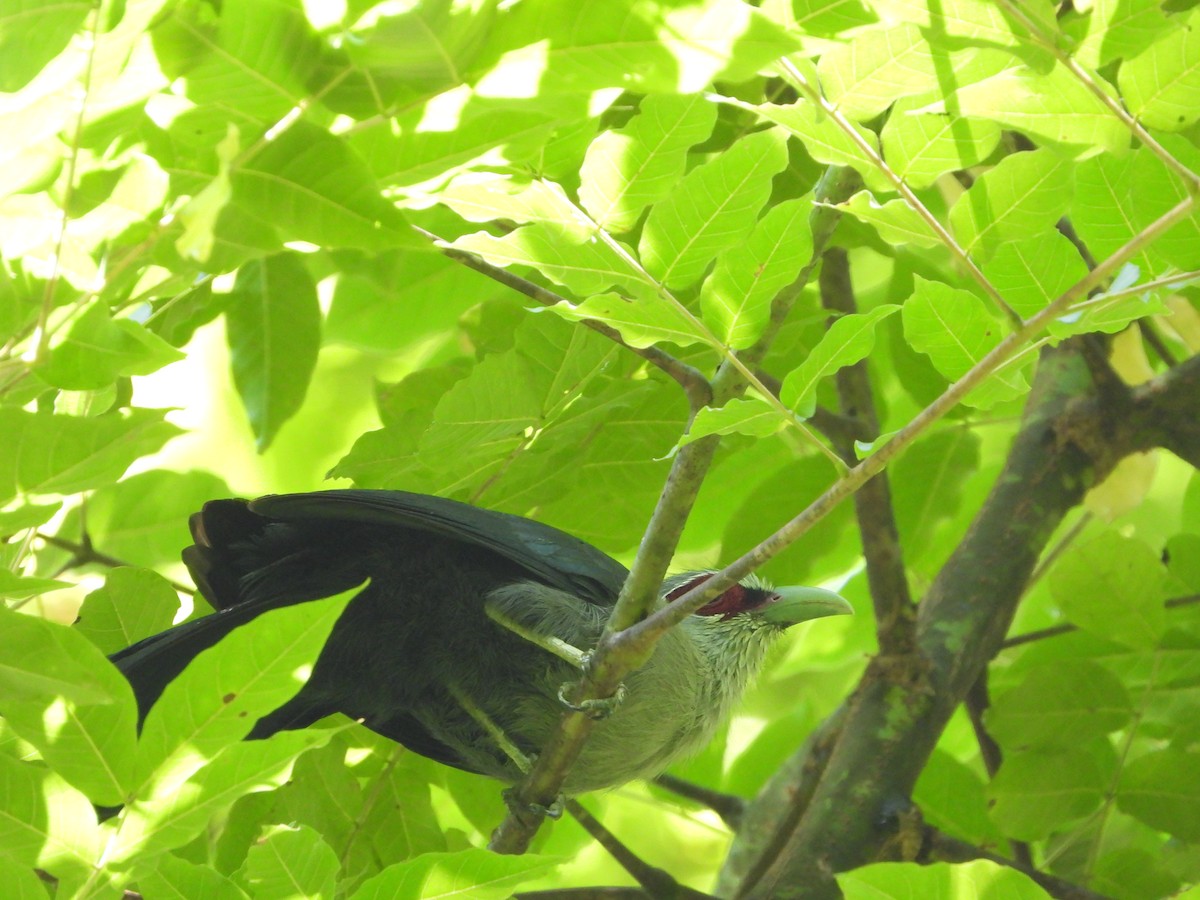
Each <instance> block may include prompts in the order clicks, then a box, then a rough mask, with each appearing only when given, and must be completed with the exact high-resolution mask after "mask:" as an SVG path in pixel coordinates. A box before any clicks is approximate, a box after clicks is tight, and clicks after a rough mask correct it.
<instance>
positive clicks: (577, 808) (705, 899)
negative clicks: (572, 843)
mask: <svg viewBox="0 0 1200 900" xmlns="http://www.w3.org/2000/svg"><path fill="white" fill-rule="evenodd" d="M566 805H567V812H569V813H570V814H571V816H572V817H573V818H574V819H575V820H576V821H577V822H579V824H580V825H582V826H583V827H584V830H585V831H587V833H588V834H590V835H591V836H592V838H593V839H594V840H595V841H596V843H598V844H599V845H600V846H601V847H603V848H604V849H605V850H607V851H608V853H609V855H610V856H612V858H613V859H615V860H616V861H617V862H618V863H620V864H621V868H622V869H624V870H625V871H626V872H628V873H629V874H630V875H632V876H633V878H634V879H635V880H636V881H637V883H638V884H640V885H641V886H642V888H644V889H645V891H646V892H647V893H648V894H649V895H650V896H651V897H656V898H658V897H662V898H672V900H673V898H680V900H687V898H694V900H712V898H711V895H709V894H705V893H703V892H701V891H696V890H693V889H692V888H689V887H687V886H686V885H682V884H680V883H679V882H678V881H676V880H675V879H674V878H673V877H672V876H671V874H670V873H669V872H667V871H665V870H664V869H660V868H658V867H657V866H652V865H649V864H648V863H647V862H646V861H645V860H643V859H641V858H640V857H639V856H638V855H637V854H636V853H634V852H633V851H632V850H630V849H629V848H628V847H626V846H625V845H624V844H622V843H621V842H620V841H619V840H617V838H616V836H615V835H613V833H612V832H611V831H609V830H608V829H607V828H605V827H604V826H603V825H602V824H600V821H599V820H598V819H597V818H596V817H595V816H593V815H592V814H591V813H590V812H588V811H587V809H585V808H584V806H583V805H582V804H581V803H580V802H579V801H578V800H568V801H567V804H566Z"/></svg>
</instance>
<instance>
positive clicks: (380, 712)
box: [111, 489, 853, 796]
mask: <svg viewBox="0 0 1200 900" xmlns="http://www.w3.org/2000/svg"><path fill="white" fill-rule="evenodd" d="M190 527H191V533H192V538H193V541H194V543H193V544H192V546H190V547H188V548H186V549H185V550H184V551H183V560H184V563H185V564H186V565H187V568H188V570H189V571H190V572H191V575H192V578H193V580H194V581H195V583H196V586H197V588H198V589H199V591H200V593H201V594H203V596H204V597H205V598H206V599H207V600H208V601H209V602H210V603H211V604H212V606H213V607H214V609H215V610H216V612H214V613H212V614H209V615H207V616H203V617H200V618H196V619H192V620H190V621H187V622H184V623H183V624H180V625H176V626H174V627H173V628H171V629H168V630H167V631H164V632H162V633H160V634H156V635H153V636H151V637H148V638H146V639H144V640H142V641H140V642H138V643H136V644H134V645H132V646H130V647H128V648H126V649H124V650H121V651H119V652H118V653H116V654H114V655H113V656H112V657H111V659H112V661H113V663H114V664H115V665H116V666H117V668H118V669H119V670H120V671H121V672H122V673H123V674H124V675H125V677H126V679H127V680H128V681H129V682H130V684H131V686H132V688H133V693H134V696H135V698H136V700H137V704H138V712H139V723H140V722H141V721H144V719H145V716H146V714H147V712H148V711H149V710H150V708H151V707H152V706H153V705H154V703H155V702H156V700H158V698H159V696H160V695H161V694H162V692H163V690H164V688H165V687H166V685H167V684H168V683H169V682H170V681H171V680H173V679H174V678H176V677H178V675H179V674H180V673H181V672H182V671H183V669H184V668H185V667H186V666H187V664H188V663H189V662H190V661H191V660H192V659H193V658H195V657H196V656H197V655H198V654H200V653H202V652H203V651H205V650H207V649H208V648H210V647H212V646H214V645H215V644H216V643H217V642H219V641H220V640H221V639H222V638H223V637H225V636H226V635H228V634H229V633H230V632H232V631H233V629H235V628H237V627H239V626H240V625H243V624H245V623H246V622H249V621H250V620H252V619H254V618H255V617H256V616H258V615H260V614H262V613H263V612H266V611H268V610H272V609H277V608H281V607H284V606H290V605H293V604H297V603H305V602H308V601H312V600H317V599H320V598H323V597H328V596H331V595H333V594H336V593H339V592H342V591H346V590H348V589H351V588H353V587H355V586H357V585H360V584H362V583H364V582H368V579H369V582H368V583H367V586H366V587H365V588H364V589H363V590H362V591H361V592H360V593H358V594H357V595H356V596H355V597H354V598H353V599H352V600H351V601H350V602H349V604H348V605H347V606H346V608H345V609H344V610H343V612H342V613H341V615H340V617H339V618H338V620H337V622H336V623H335V625H334V627H333V629H332V631H331V633H330V635H329V637H328V638H327V640H326V642H325V644H324V646H323V648H322V649H321V651H320V653H319V654H318V657H317V660H316V662H315V664H314V665H313V667H312V671H311V675H310V676H309V678H308V680H307V682H306V683H305V684H304V686H303V687H302V688H300V690H299V691H298V692H297V693H296V694H295V696H294V697H293V698H292V699H291V700H289V701H287V702H286V703H284V704H283V705H282V706H280V707H279V708H278V709H275V710H274V711H272V712H270V713H268V714H267V715H265V716H263V717H262V718H260V719H259V720H258V721H257V722H256V723H255V725H254V726H253V728H252V730H251V731H250V732H249V734H248V735H247V737H248V738H249V739H259V738H267V737H269V736H270V735H272V734H275V733H276V732H279V731H283V730H288V729H299V728H305V727H307V726H309V725H311V724H313V723H315V722H317V721H318V720H320V719H323V718H325V717H327V716H330V715H333V714H335V713H342V714H344V715H346V716H349V717H350V718H352V719H356V720H360V721H361V722H362V723H363V724H364V725H365V726H366V727H367V728H369V729H371V730H372V731H374V732H376V733H378V734H380V735H383V736H384V737H386V738H390V739H392V740H394V741H396V742H398V743H400V744H402V745H403V746H405V747H407V748H408V749H409V750H411V751H414V752H416V753H418V754H421V755H423V756H426V757H429V758H431V759H434V760H437V761H438V762H440V763H443V764H445V765H448V766H453V767H455V768H458V769H463V770H466V771H469V772H475V773H479V774H482V775H487V776H491V777H493V778H496V779H499V780H500V781H503V782H507V783H510V784H511V783H514V782H516V781H517V780H518V779H519V778H520V776H521V774H522V772H523V771H524V769H525V768H527V765H528V762H527V761H528V759H529V758H531V757H532V756H533V755H534V754H536V753H537V752H538V749H539V748H540V747H541V746H542V745H543V744H544V742H545V741H546V739H547V738H548V737H549V735H550V734H551V732H552V730H553V729H554V728H555V727H556V724H557V723H558V721H559V720H560V719H561V717H562V715H563V712H564V709H565V708H566V707H565V705H564V704H566V703H567V702H568V701H567V700H566V699H565V697H564V693H563V688H564V684H569V683H571V682H572V681H578V679H579V677H580V667H581V666H582V665H584V664H585V663H586V658H587V657H586V653H587V651H588V650H590V649H591V648H592V647H594V646H595V645H596V643H597V642H598V641H599V639H600V637H601V634H602V632H603V631H604V627H605V623H606V621H607V619H608V617H609V614H610V613H611V611H612V609H613V606H614V604H615V603H616V600H617V596H618V594H619V592H620V590H621V586H622V584H623V583H624V581H625V578H626V576H627V575H628V570H627V569H626V568H625V566H623V565H622V564H621V563H619V562H617V561H616V560H615V559H613V558H612V557H610V556H608V555H607V554H605V553H603V552H602V551H600V550H599V549H597V548H596V547H594V546H592V545H591V544H588V543H586V542H585V541H583V540H580V539H579V538H576V537H574V536H572V535H570V534H567V533H566V532H563V531H560V530H558V529H556V528H553V527H551V526H549V525H545V524H543V523H540V522H538V521H535V520H533V519H528V518H524V517H522V516H517V515H512V514H509V513H503V512H498V511H494V510H488V509H483V508H479V507H475V506H472V505H469V504H466V503H461V502H458V501H454V500H450V499H446V498H442V497H434V496H427V495H423V494H415V493H408V492H404V491H385V490H365V489H339V490H326V491H315V492H308V493H296V494H275V495H267V496H264V497H259V498H258V499H254V500H245V499H220V500H212V501H209V502H207V503H205V504H204V506H203V508H202V509H201V510H200V512H198V513H195V514H194V515H193V516H192V517H191V519H190ZM711 575H712V572H711V571H700V572H688V573H684V574H680V575H675V576H672V577H670V578H668V579H667V580H666V581H665V582H664V584H663V587H662V590H661V593H660V596H659V598H658V604H659V605H660V606H662V605H665V604H668V603H671V602H673V601H674V600H676V599H678V598H679V597H681V596H682V595H683V594H685V593H687V592H688V591H689V590H691V589H692V588H694V587H695V586H697V585H698V584H700V583H702V582H703V581H705V580H706V579H708V578H709V577H711ZM851 612H853V609H852V607H851V606H850V604H849V603H848V602H847V601H846V600H845V599H844V598H842V597H841V596H840V595H838V594H836V593H833V592H831V591H827V590H823V589H821V588H811V587H781V588H772V587H770V586H769V585H768V584H767V583H766V582H764V581H762V580H759V579H757V578H755V577H751V578H750V579H747V580H745V581H742V582H740V583H737V584H734V585H733V586H732V587H730V588H729V589H728V590H726V591H725V592H724V593H723V594H721V595H720V596H718V597H717V598H716V599H714V600H712V601H710V602H709V603H707V604H706V605H705V606H702V607H701V608H700V609H699V610H698V611H697V612H696V613H695V614H694V615H691V616H689V617H688V618H687V619H685V620H684V621H683V622H682V623H681V624H680V625H679V626H677V627H675V628H673V629H671V630H670V631H669V632H668V633H667V634H666V635H665V636H664V637H663V638H662V639H661V640H660V641H659V642H658V644H657V645H656V646H655V649H654V651H653V654H652V655H651V656H650V658H649V660H648V662H646V663H645V665H643V666H642V667H641V668H639V669H636V670H635V671H633V672H631V673H629V674H628V675H627V676H626V679H625V683H624V686H623V687H624V691H623V692H621V694H622V697H621V698H620V701H619V702H617V701H616V700H614V701H613V702H612V704H611V708H603V709H602V710H601V711H600V712H598V713H597V716H598V717H599V716H603V718H602V720H601V721H599V722H598V723H597V725H596V727H595V729H594V731H593V734H592V736H591V738H590V740H589V742H588V743H587V744H586V745H585V747H584V749H583V751H582V754H581V756H580V758H579V760H578V761H577V763H576V764H575V766H574V767H573V768H572V770H571V772H570V773H569V774H568V776H567V779H566V782H565V783H564V785H563V792H564V794H565V795H567V796H574V795H576V794H581V793H586V792H588V791H594V790H602V789H607V788H612V787H616V786H618V785H621V784H624V783H626V782H629V781H633V780H635V779H639V778H651V777H654V776H655V775H657V774H660V773H661V772H662V771H664V770H665V769H666V768H667V767H668V766H669V765H670V764H671V763H673V762H674V761H676V760H678V759H680V758H681V757H685V756H687V755H689V754H692V753H694V752H696V751H698V750H700V749H702V748H703V746H704V745H705V744H706V743H707V742H708V741H709V740H710V739H711V737H712V735H713V734H714V732H715V731H716V729H717V728H718V727H719V725H720V724H721V723H722V721H723V720H724V719H725V718H726V717H727V716H728V715H729V713H730V711H731V710H732V708H733V707H734V705H735V704H736V702H737V700H738V699H739V697H740V696H741V694H742V691H743V690H744V688H745V687H746V686H747V684H748V683H749V682H750V681H751V680H752V679H753V677H754V676H755V674H756V673H757V671H758V670H759V668H760V666H761V664H762V661H763V658H764V655H765V653H766V651H767V649H768V648H769V647H770V645H771V644H772V643H773V641H774V639H775V638H776V637H778V636H779V635H780V634H782V632H783V631H784V630H785V629H786V628H788V627H789V626H791V625H794V624H796V623H798V622H802V621H806V620H808V619H813V618H818V617H823V616H830V615H840V614H847V613H851Z"/></svg>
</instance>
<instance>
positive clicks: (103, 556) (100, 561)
mask: <svg viewBox="0 0 1200 900" xmlns="http://www.w3.org/2000/svg"><path fill="white" fill-rule="evenodd" d="M34 537H36V538H37V539H38V540H40V541H42V542H44V543H46V544H49V545H50V546H51V547H57V548H58V549H60V550H66V551H67V552H68V553H70V554H71V559H69V560H67V562H66V564H65V565H64V566H63V568H62V570H61V571H66V570H67V569H77V568H79V567H80V566H86V565H88V564H89V563H96V564H97V565H101V566H107V567H108V568H110V569H118V568H126V567H128V568H138V565H137V563H131V562H126V561H125V560H123V559H117V558H116V557H115V556H109V555H108V554H107V553H101V552H100V551H99V550H97V549H96V548H95V547H93V546H92V540H91V538H89V537H88V536H87V535H86V534H85V535H84V536H83V540H82V541H81V542H80V543H75V542H74V541H68V540H64V539H63V538H60V537H59V536H58V535H54V534H45V533H44V532H41V531H39V532H37V533H36V534H35V535H34ZM163 580H164V581H166V583H167V584H169V585H170V586H171V588H172V589H173V590H175V591H176V592H178V593H180V594H187V595H188V596H190V597H194V596H195V595H196V589H195V588H190V587H188V586H187V585H186V584H182V583H180V582H178V581H174V580H172V579H170V578H166V577H165V576H164V577H163Z"/></svg>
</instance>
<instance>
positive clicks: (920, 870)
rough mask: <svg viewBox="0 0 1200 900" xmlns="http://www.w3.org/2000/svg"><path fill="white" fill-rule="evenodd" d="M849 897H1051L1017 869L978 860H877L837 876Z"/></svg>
mask: <svg viewBox="0 0 1200 900" xmlns="http://www.w3.org/2000/svg"><path fill="white" fill-rule="evenodd" d="M837 883H838V887H840V888H841V889H842V894H843V896H845V898H846V900H909V898H912V897H920V898H921V900H966V898H968V897H970V898H976V897H979V898H984V897H987V898H1000V897H1003V898H1004V900H1049V897H1050V895H1049V894H1047V893H1046V892H1045V891H1044V890H1043V889H1042V888H1040V887H1038V885H1037V882H1035V881H1033V879H1031V878H1030V877H1029V876H1027V875H1024V874H1022V873H1020V872H1018V871H1017V870H1016V869H1012V868H1009V867H1008V866H1002V865H1000V864H999V863H994V862H989V861H988V860H983V859H977V860H973V861H972V862H968V863H953V864H951V863H934V864H933V865H918V864H917V863H874V864H873V865H869V866H862V867H861V868H858V869H855V870H854V871H853V872H846V873H844V874H841V875H838V876H837Z"/></svg>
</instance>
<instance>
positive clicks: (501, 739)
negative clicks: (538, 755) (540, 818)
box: [448, 683, 563, 819]
mask: <svg viewBox="0 0 1200 900" xmlns="http://www.w3.org/2000/svg"><path fill="white" fill-rule="evenodd" d="M448 687H449V691H450V695H451V696H452V697H453V698H454V699H455V701H456V702H457V703H458V705H459V706H461V707H462V708H463V711H464V712H465V713H466V714H467V715H469V716H470V717H471V718H472V719H474V720H475V721H476V722H477V723H478V724H479V725H480V727H482V728H483V730H484V731H486V732H487V733H488V735H489V736H490V737H491V739H492V740H493V741H495V742H496V744H497V746H499V748H500V749H501V750H503V751H504V754H505V756H507V757H508V758H509V759H511V760H512V761H513V765H515V766H516V767H517V768H518V769H520V770H521V772H522V773H528V772H529V770H530V769H531V768H533V757H530V756H526V755H525V754H524V753H522V752H521V751H520V750H518V749H517V745H516V744H514V743H513V742H512V741H510V740H509V739H508V735H507V734H505V733H504V729H503V728H501V727H500V726H499V725H497V724H496V723H495V722H494V721H492V717H491V716H489V715H488V714H487V713H486V712H484V711H483V710H482V709H480V708H479V706H478V705H477V704H476V703H475V701H474V700H472V699H471V698H470V697H468V696H467V693H466V691H464V690H463V689H462V688H460V687H459V686H458V685H457V684H453V683H451V684H450V685H449V686H448ZM503 796H504V802H505V804H506V805H507V806H508V808H509V809H511V810H512V811H513V812H514V813H518V814H520V812H521V810H520V809H519V808H518V807H519V805H518V804H517V803H516V801H515V799H514V794H513V789H512V788H509V789H508V790H506V791H505V792H504V794H503ZM527 809H528V810H529V811H530V812H534V813H537V814H540V815H544V816H548V817H549V818H551V819H557V818H559V817H560V816H562V813H563V801H562V798H561V797H560V798H559V799H557V800H555V801H554V802H553V803H552V804H550V805H549V806H546V807H543V806H536V805H527Z"/></svg>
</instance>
